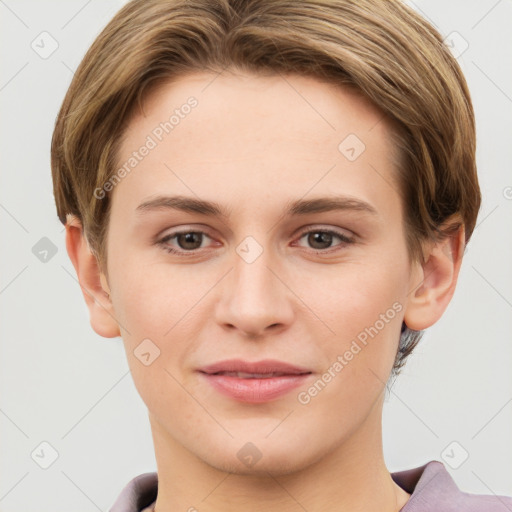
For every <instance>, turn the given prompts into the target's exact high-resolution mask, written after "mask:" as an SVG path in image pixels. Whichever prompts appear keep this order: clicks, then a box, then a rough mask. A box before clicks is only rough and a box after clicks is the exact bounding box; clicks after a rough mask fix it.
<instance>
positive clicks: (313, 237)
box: [309, 232, 332, 249]
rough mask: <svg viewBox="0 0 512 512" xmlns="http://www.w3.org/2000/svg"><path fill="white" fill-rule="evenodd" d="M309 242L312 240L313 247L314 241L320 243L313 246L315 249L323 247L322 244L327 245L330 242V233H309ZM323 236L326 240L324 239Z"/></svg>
mask: <svg viewBox="0 0 512 512" xmlns="http://www.w3.org/2000/svg"><path fill="white" fill-rule="evenodd" d="M309 236H310V240H309V241H310V243H311V242H312V245H313V247H315V244H316V243H320V245H321V247H315V249H325V247H323V246H322V244H324V245H327V247H328V246H329V245H330V244H331V241H332V240H331V238H332V235H331V234H330V233H323V232H319V233H311V234H310V235H309ZM324 237H325V238H326V240H324Z"/></svg>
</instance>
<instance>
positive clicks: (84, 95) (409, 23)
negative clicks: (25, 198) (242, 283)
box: [51, 0, 481, 373]
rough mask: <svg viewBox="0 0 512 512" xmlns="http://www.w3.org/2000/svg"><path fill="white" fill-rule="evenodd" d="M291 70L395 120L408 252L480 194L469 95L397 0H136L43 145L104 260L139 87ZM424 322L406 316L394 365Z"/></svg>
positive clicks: (476, 202) (91, 54)
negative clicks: (415, 326)
mask: <svg viewBox="0 0 512 512" xmlns="http://www.w3.org/2000/svg"><path fill="white" fill-rule="evenodd" d="M226 68H233V69H239V70H242V71H249V72H256V73H265V74H279V73H296V74H300V75H307V76H312V77H316V78H318V79H320V80H322V81H327V82H330V83H334V84H338V85H340V86H343V87H350V88H352V89H356V90H358V91H359V92H361V93H362V94H363V95H364V96H365V97H366V98H367V99H368V100H369V101H371V102H372V103H373V104H374V105H375V106H377V107H378V108H379V109H380V110H381V111H382V112H383V115H384V116H385V117H386V118H387V119H388V120H389V121H390V122H391V123H392V126H393V130H392V133H391V136H392V137H393V140H394V141H395V145H396V149H397V151H398V154H399V155H400V165H398V166H397V167H398V168H397V177H398V182H399V186H400V191H399V192H400V194H401V196H402V198H403V208H404V218H405V233H406V239H407V244H408V248H409V251H410V254H411V256H412V257H414V258H418V257H419V255H420V253H421V244H422V242H423V241H425V240H431V239H438V238H439V237H442V236H443V234H444V235H446V234H447V232H445V231H443V230H442V229H441V228H442V227H443V226H444V225H445V223H447V222H448V221H450V222H451V220H453V219H456V222H455V224H453V222H451V224H450V225H451V228H452V229H453V228H454V227H455V228H457V227H459V226H460V225H461V224H462V225H463V226H464V230H465V237H466V243H467V242H468V241H469V239H470V236H471V233H472V232H473V229H474V226H475V223H476V218H477V214H478V210H479V207H480V201H481V197H480V189H479V186H478V179H477V173H476V160H475V151H476V134H475V121H474V113H473V107H472V103H471V99H470V94H469V91H468V87H467V84H466V81H465V79H464V76H463V74H462V71H461V69H460V67H459V65H458V63H457V61H456V59H455V58H454V57H453V56H452V55H451V53H450V51H449V50H448V48H447V47H446V45H445V44H444V43H443V40H442V37H441V35H440V34H439V33H438V32H437V31H436V30H435V29H434V28H433V27H432V26H431V25H430V24H429V23H427V22H426V20H425V19H423V18H422V17H421V16H420V15H418V14H417V13H416V12H415V11H413V10H412V9H410V8H409V7H407V6H406V5H405V4H403V3H402V2H401V1H400V0H393V1H382V0H301V1H297V0H132V1H130V2H128V3H127V4H126V5H125V6H124V7H123V8H122V9H121V10H120V11H119V12H118V13H117V14H116V16H115V17H114V18H113V19H112V20H111V21H110V22H109V23H108V25H107V26H106V27H105V28H104V30H103V31H102V32H101V33H100V35H99V36H98V37H97V39H96V40H95V41H94V43H93V44H92V46H91V48H90V49H89V51H88V52H87V54H86V55H85V57H84V59H83V60H82V62H81V64H80V66H79V67H78V69H77V71H76V73H75V75H74V78H73V81H72V83H71V85H70V87H69V90H68V92H67V94H66V97H65V99H64V102H63V104H62V107H61V109H60V112H59V115H58V118H57V121H56V126H55V131H54V134H53V139H52V147H51V157H52V160H51V164H52V175H53V183H54V194H55V201H56V205H57V212H58V216H59V219H60V220H61V222H62V223H65V222H66V215H67V214H68V213H70V214H74V215H76V216H77V217H78V218H79V219H80V220H81V222H82V225H83V227H84V232H85V234H86V237H87V240H88V242H89V244H90V246H91V249H92V250H93V252H94V253H95V254H96V255H97V258H98V262H99V264H100V265H101V268H102V269H103V271H104V272H105V273H106V257H107V255H106V236H107V228H108V219H109V211H110V200H109V195H107V197H105V198H103V199H98V198H97V196H96V194H95V193H94V191H95V190H97V189H98V187H102V185H103V184H104V183H105V182H107V181H108V180H109V179H110V178H111V176H112V175H113V174H114V173H115V170H116V165H117V159H116V152H117V150H118V148H119V144H120V140H121V136H122V133H123V130H124V129H125V128H126V126H127V124H128V122H129V120H130V118H131V115H132V114H133V112H134V109H135V108H136V106H137V105H139V106H140V104H141V101H142V99H143V96H144V94H147V93H148V91H150V90H151V89H152V88H153V87H155V86H157V85H158V84H159V83H161V82H164V81H165V82H168V81H170V80H172V79H173V78H176V77H180V76H182V75H184V74H186V73H189V72H193V71H211V72H221V71H222V70H224V69H226ZM420 337H421V332H417V331H411V330H409V329H405V331H404V332H403V333H402V338H401V342H400V348H399V351H398V354H397V359H396V361H395V365H394V368H393V370H394V371H395V372H396V373H397V372H398V370H399V369H400V368H401V366H402V365H403V362H404V360H405V357H406V356H407V355H408V354H409V353H410V352H411V351H412V349H413V348H414V346H415V345H416V344H417V342H418V341H419V339H420Z"/></svg>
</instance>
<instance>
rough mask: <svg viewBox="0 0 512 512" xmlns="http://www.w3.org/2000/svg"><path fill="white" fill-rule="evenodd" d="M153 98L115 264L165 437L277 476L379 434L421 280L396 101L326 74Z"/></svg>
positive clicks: (136, 127) (132, 130)
mask: <svg viewBox="0 0 512 512" xmlns="http://www.w3.org/2000/svg"><path fill="white" fill-rule="evenodd" d="M190 98H193V99H190ZM187 101H188V103H187ZM187 105H188V106H187ZM143 110H144V112H143V113H142V112H141V113H137V114H136V115H135V117H133V118H132V120H131V124H130V125H129V128H128V130H127V132H126V136H125V137H124V139H123V141H122V145H121V149H120V152H119V154H118V164H119V168H121V167H122V166H125V171H126V170H127V169H129V171H126V172H125V173H123V172H121V173H120V178H122V179H121V180H120V182H118V183H117V184H115V186H113V192H112V197H111V200H112V210H111V217H110V224H109V232H108V238H107V249H108V264H107V269H108V286H109V288H110V294H111V300H112V304H113V307H114V310H115V317H116V320H117V322H118V323H119V325H120V326H122V329H121V334H122V337H123V341H124V344H125V348H126V354H127V358H128V362H129V365H130V368H131V371H132V375H133V378H134V382H135V385H136V387H137V389H138V391H139V393H140V395H141V397H142V399H143V400H144V402H145V404H146V405H147V407H148V410H149V417H150V421H151V426H152V430H153V435H154V437H155V439H156V440H157V441H158V442H159V443H162V444H163V443H165V444H166V445H167V446H175V447H176V449H180V450H185V451H187V452H189V453H192V454H193V455H195V456H196V457H198V458H199V459H200V460H202V461H204V462H206V463H208V464H209V465H211V466H214V467H217V468H219V469H222V470H225V471H234V472H241V473H243V472H251V471H252V472H254V471H269V470H271V471H273V472H274V473H276V472H279V471H282V472H286V471H290V470H293V469H300V468H304V467H306V466H307V465H310V464H313V463H315V462H317V461H319V460H320V459H322V457H326V456H327V454H332V453H336V452H337V451H339V450H342V449H343V447H344V446H347V443H349V442H350V440H351V439H354V438H355V437H356V436H358V435H362V434H361V433H362V432H363V431H365V432H368V431H370V430H371V429H372V428H375V429H376V428H377V426H378V425H380V414H381V405H382V397H383V389H384V387H385V384H384V383H385V382H386V381H387V379H388V377H389V374H390V371H391V368H392V365H393V361H394V358H395V354H396V351H397V346H398V340H399V337H400V328H401V324H402V320H403V317H404V313H405V311H406V309H407V305H408V302H407V301H408V298H409V295H408V293H409V292H410V290H411V288H412V287H413V285H414V284H415V283H414V282H413V281H414V276H413V272H412V267H411V263H410V261H409V257H408V252H407V247H406V242H405V236H404V229H403V217H402V204H401V199H400V196H399V193H398V185H397V182H396V176H395V175H396V169H395V164H394V163H393V148H392V147H391V145H390V143H389V126H388V125H387V123H386V122H385V120H384V119H383V118H382V114H381V113H380V112H379V111H377V110H376V109H375V108H374V107H372V106H371V105H369V104H368V103H366V102H365V101H364V100H363V99H362V98H361V97H359V96H357V95H356V94H355V93H353V92H350V91H348V90H344V89H343V90H342V89H339V88H337V87H335V86H333V85H327V84H324V83H321V82H319V81H317V80H315V79H313V78H306V77H300V76H288V77H286V79H285V78H283V77H279V76H277V77H259V76H255V75H239V74H236V75H235V74H232V73H227V72H225V73H224V74H221V75H219V76H216V75H211V74H207V73H198V74H191V75H188V76H184V77H182V78H180V79H179V80H178V81H175V82H174V83H172V84H166V85H164V86H162V87H160V88H159V89H158V90H157V91H156V92H153V93H152V94H151V96H149V97H148V98H147V99H146V101H145V102H144V108H143ZM172 115H174V118H171V116H172ZM166 123H167V124H166ZM143 147H145V148H146V149H145V150H144V149H142V148H143ZM134 152H135V153H134ZM125 164H126V165H125ZM177 196H180V199H179V200H178V199H176V197H177ZM205 202H207V203H212V204H204V203H205ZM217 210H218V211H217ZM239 372H241V373H239ZM365 426H368V428H366V427H365ZM248 443H251V444H248ZM251 456H252V457H253V459H252V460H253V461H254V460H256V459H259V460H257V464H254V465H252V464H253V462H250V461H251V459H250V457H251Z"/></svg>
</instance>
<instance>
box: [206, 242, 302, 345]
mask: <svg viewBox="0 0 512 512" xmlns="http://www.w3.org/2000/svg"><path fill="white" fill-rule="evenodd" d="M231 261H232V262H233V268H232V270H231V272H229V274H228V275H227V276H226V277H225V278H224V279H223V280H222V286H221V289H220V290H219V294H220V300H219V301H218V302H217V305H216V319H217V322H218V324H219V325H221V326H222V327H223V328H224V329H228V330H237V331H239V333H240V334H241V335H242V336H245V337H247V338H260V337H261V336H265V335H268V334H269V333H270V332H272V333H276V334H277V333H278V332H280V331H282V330H284V329H286V328H287V326H289V325H290V324H291V322H292V318H293V293H292V292H291V290H290V284H289V283H287V281H289V278H287V276H286V272H284V271H283V270H282V269H281V266H279V265H278V264H276V261H271V259H270V258H269V257H268V255H267V251H263V252H262V253H261V254H260V255H259V256H258V257H257V258H256V259H255V261H252V262H251V260H250V259H249V260H246V259H244V257H242V256H240V255H239V254H238V253H237V252H234V254H233V258H232V260H231Z"/></svg>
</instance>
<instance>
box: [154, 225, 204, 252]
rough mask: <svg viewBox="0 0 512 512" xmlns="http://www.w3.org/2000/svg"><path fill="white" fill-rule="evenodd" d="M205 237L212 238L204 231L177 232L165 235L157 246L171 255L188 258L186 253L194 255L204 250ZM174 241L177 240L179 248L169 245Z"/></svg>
mask: <svg viewBox="0 0 512 512" xmlns="http://www.w3.org/2000/svg"><path fill="white" fill-rule="evenodd" d="M204 237H206V238H210V237H209V236H208V235H207V234H206V233H205V232H204V231H177V232H175V233H169V234H167V235H165V236H164V237H163V238H161V239H160V240H158V241H157V244H158V245H159V246H161V247H162V248H163V249H164V250H166V251H167V252H169V253H172V254H178V255H180V256H187V254H185V253H192V254H193V253H194V252H196V251H197V250H198V249H203V248H204V247H202V245H203V244H202V242H203V240H204ZM174 239H176V244H177V245H178V248H176V247H175V246H172V245H170V244H169V242H170V241H171V240H174Z"/></svg>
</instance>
